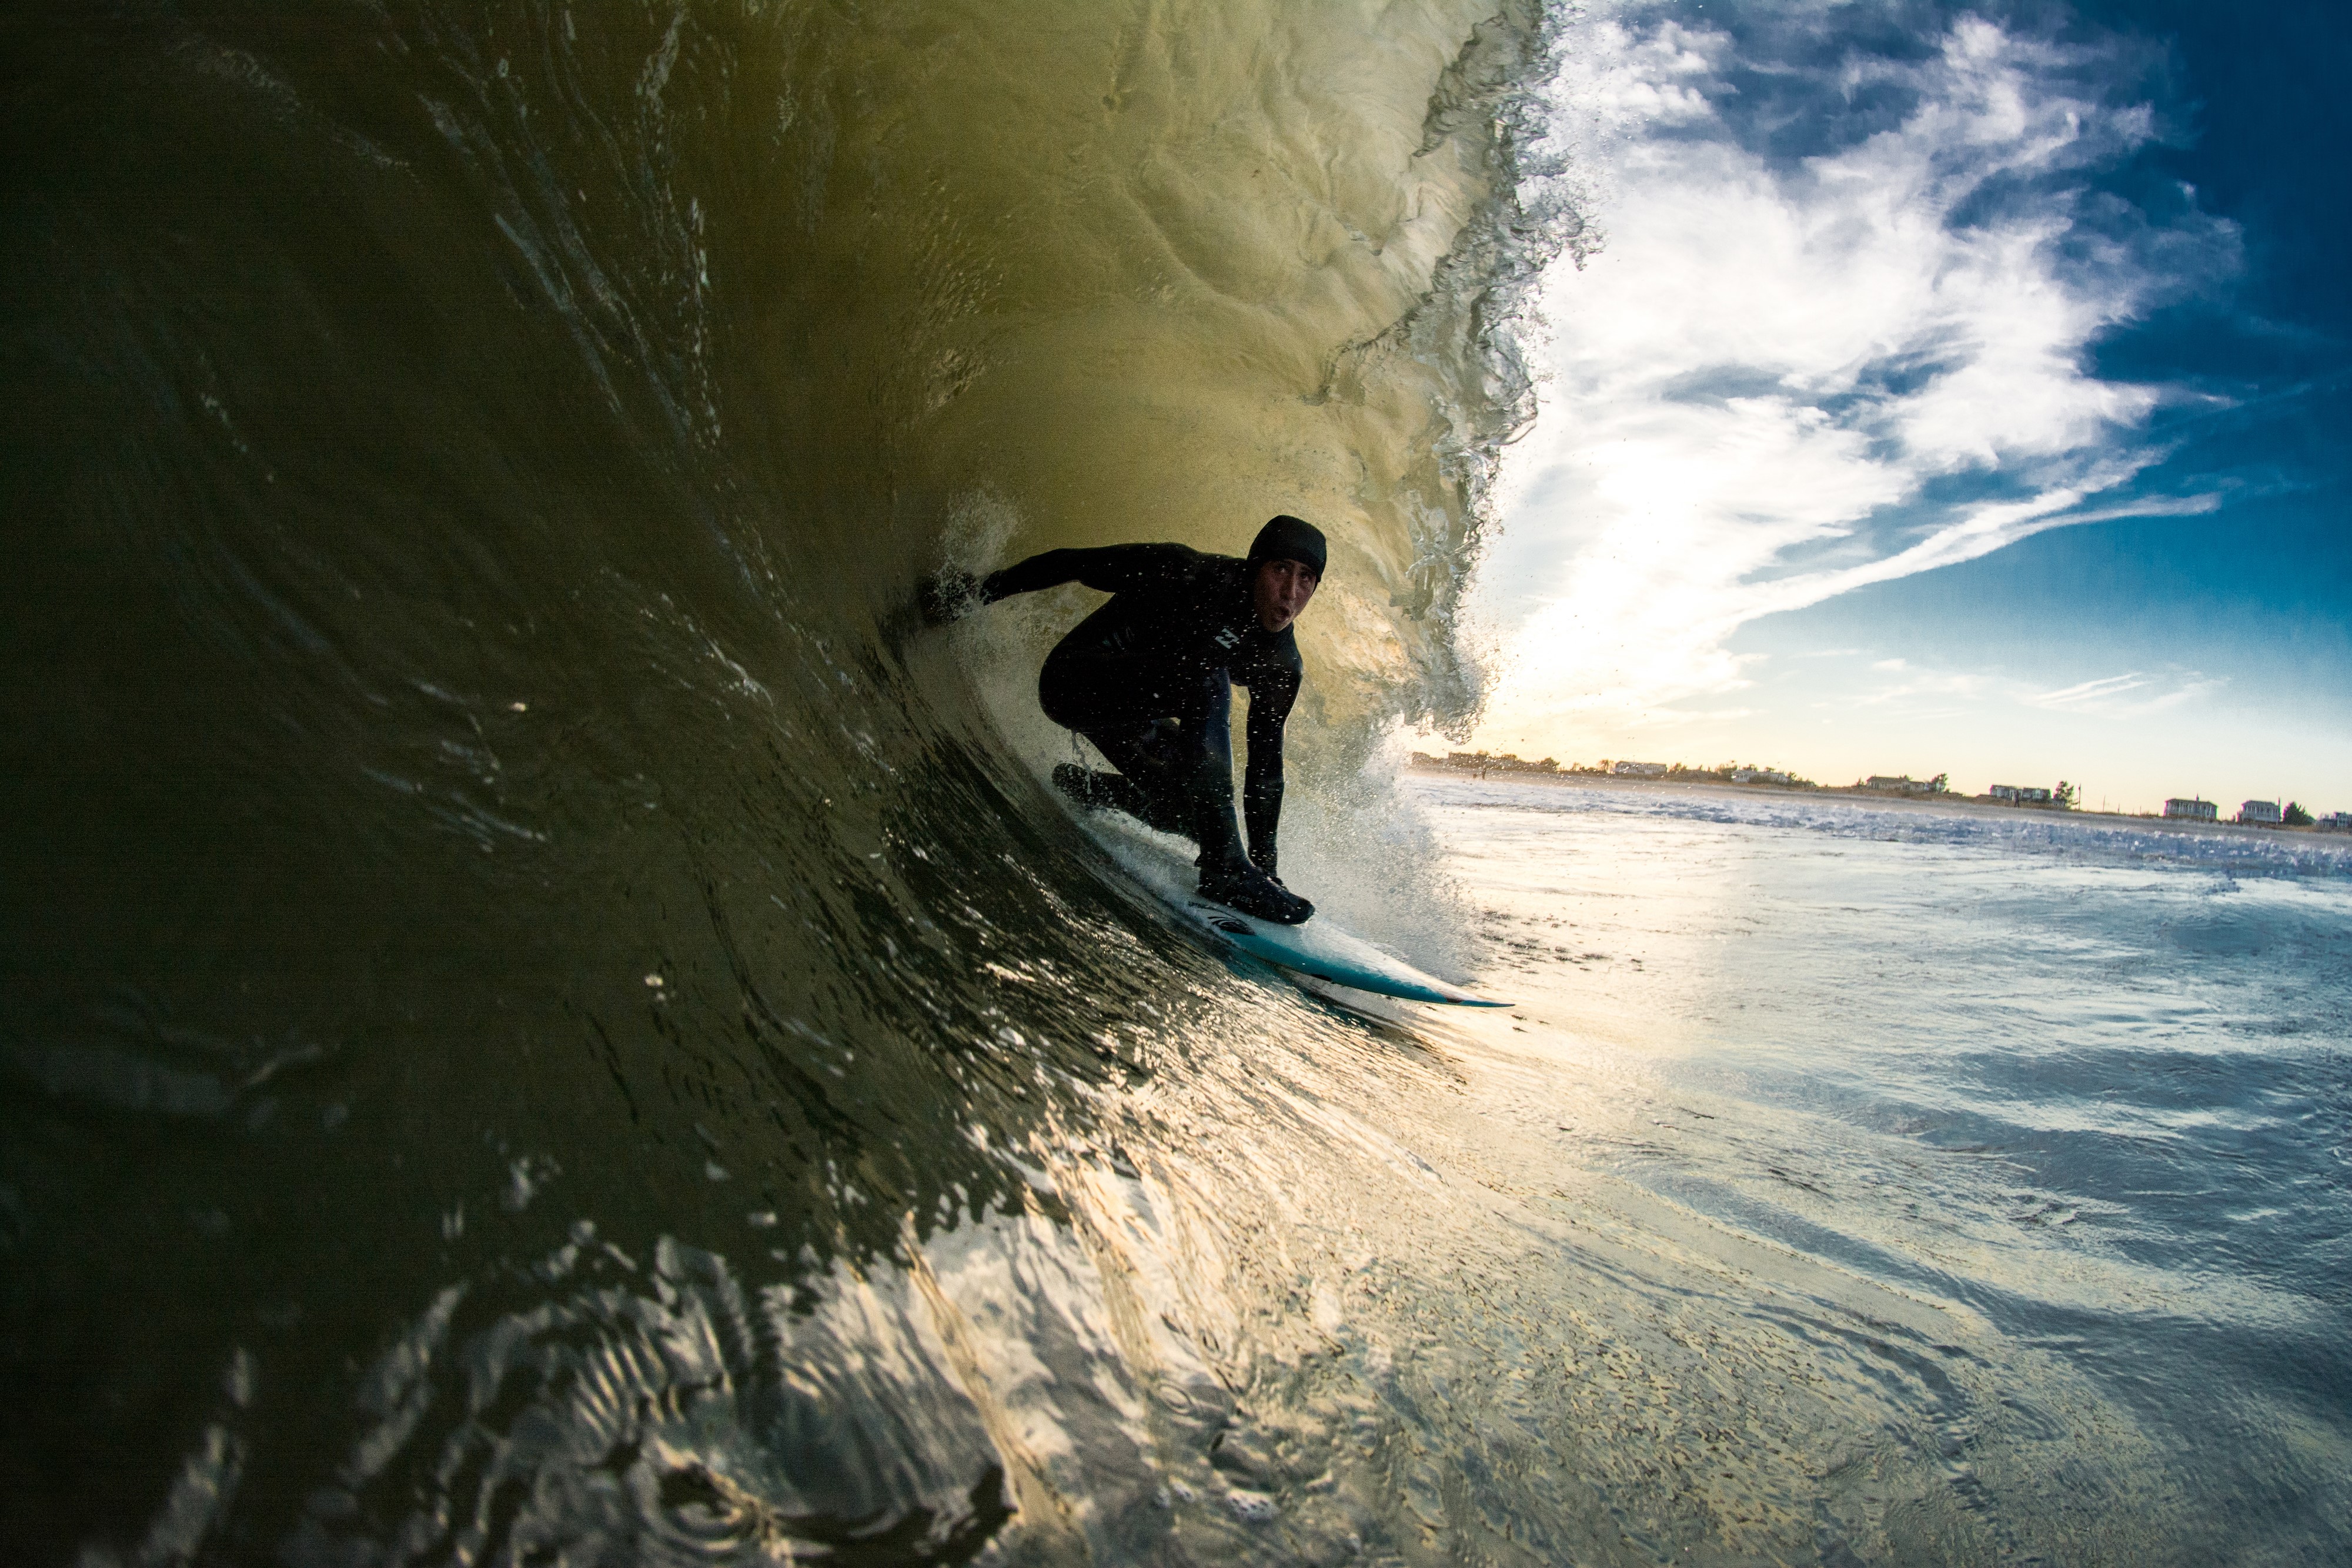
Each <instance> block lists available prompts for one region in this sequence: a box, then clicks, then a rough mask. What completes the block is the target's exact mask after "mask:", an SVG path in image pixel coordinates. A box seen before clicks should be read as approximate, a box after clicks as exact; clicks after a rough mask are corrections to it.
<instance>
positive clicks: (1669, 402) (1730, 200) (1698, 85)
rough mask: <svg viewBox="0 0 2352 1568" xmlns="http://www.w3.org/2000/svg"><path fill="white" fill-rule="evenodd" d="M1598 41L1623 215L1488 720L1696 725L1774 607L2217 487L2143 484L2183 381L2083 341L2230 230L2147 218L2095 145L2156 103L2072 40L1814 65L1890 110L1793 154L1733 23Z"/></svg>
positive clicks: (1574, 296) (1580, 106) (1555, 726)
mask: <svg viewBox="0 0 2352 1568" xmlns="http://www.w3.org/2000/svg"><path fill="white" fill-rule="evenodd" d="M1585 44H1586V47H1585V48H1584V49H1583V50H1582V52H1581V54H1580V60H1581V62H1582V64H1581V65H1580V69H1579V71H1578V73H1577V74H1576V75H1574V76H1572V77H1571V78H1570V80H1568V81H1567V82H1566V83H1565V84H1564V86H1563V116H1564V119H1563V124H1564V125H1567V126H1570V128H1571V129H1574V130H1575V131H1577V133H1578V134H1579V135H1580V137H1581V138H1582V140H1583V143H1584V145H1585V147H1586V148H1587V150H1588V154H1589V155H1591V152H1592V150H1594V149H1600V148H1603V147H1605V146H1607V145H1608V144H1609V138H1610V137H1611V136H1612V134H1613V135H1614V136H1615V137H1616V138H1617V141H1616V144H1615V150H1614V151H1613V152H1611V153H1610V155H1609V165H1610V167H1609V173H1610V177H1609V178H1608V179H1607V180H1606V181H1605V182H1604V183H1603V185H1602V188H1603V190H1604V192H1605V193H1606V198H1605V199H1606V203H1607V205H1606V208H1605V213H1604V215H1605V217H1606V220H1607V223H1608V227H1609V229H1610V241H1609V246H1608V248H1607V249H1606V250H1604V251H1603V252H1602V253H1601V255H1600V256H1597V257H1595V258H1594V259H1593V260H1592V261H1591V264H1590V266H1589V267H1587V268H1586V269H1585V270H1583V271H1581V272H1579V271H1573V270H1570V269H1567V268H1565V267H1563V268H1562V269H1561V270H1559V272H1558V273H1557V274H1556V276H1555V277H1553V278H1552V279H1551V280H1550V287H1549V292H1548V295H1547V308H1548V311H1549V318H1550V322H1551V330H1552V340H1551V342H1550V344H1549V349H1548V354H1547V359H1548V366H1547V369H1548V384H1547V387H1546V397H1545V408H1544V413H1543V415H1542V417H1541V419H1540V420H1539V421H1538V426H1537V428H1536V430H1535V432H1534V433H1533V434H1530V436H1529V437H1528V439H1527V440H1526V441H1525V442H1523V443H1522V444H1521V446H1520V448H1519V449H1518V450H1517V453H1516V454H1515V456H1514V462H1515V463H1516V464H1517V472H1516V474H1515V475H1514V483H1515V484H1516V485H1517V501H1516V502H1515V503H1514V504H1513V506H1512V507H1510V509H1509V511H1508V513H1507V526H1506V531H1505V535H1504V537H1503V538H1502V539H1501V541H1499V542H1498V544H1497V545H1496V549H1495V552H1494V556H1493V558H1492V559H1491V562H1490V567H1489V572H1490V577H1491V578H1493V579H1495V580H1496V586H1495V587H1494V588H1492V589H1491V590H1490V592H1489V600H1490V601H1491V602H1495V603H1496V605H1497V609H1496V614H1497V616H1498V617H1499V618H1502V619H1504V620H1506V621H1508V622H1517V624H1516V625H1506V626H1504V627H1503V628H1502V632H1503V635H1504V641H1505V645H1506V648H1507V653H1506V655H1505V658H1504V662H1503V667H1502V670H1501V672H1500V675H1501V678H1500V680H1499V681H1498V683H1497V685H1496V691H1495V695H1494V699H1493V703H1492V706H1491V707H1490V719H1489V724H1488V727H1489V728H1490V729H1493V730H1495V731H1496V733H1500V732H1502V731H1504V730H1510V731H1512V732H1514V733H1523V732H1526V731H1528V730H1530V729H1534V730H1541V731H1549V732H1553V733H1559V732H1561V731H1563V730H1565V731H1591V730H1595V729H1600V730H1605V731H1607V732H1609V733H1612V734H1617V735H1625V734H1630V733H1633V732H1637V731H1642V730H1648V729H1655V728H1658V727H1673V726H1679V725H1682V724H1685V723H1688V722H1691V721H1693V720H1694V719H1695V718H1696V717H1698V715H1697V714H1696V713H1695V712H1693V711H1692V709H1691V708H1690V707H1689V706H1682V705H1686V704H1688V703H1689V702H1690V700H1691V699H1695V698H1702V697H1706V696H1708V695H1715V694H1723V693H1728V692H1732V691H1737V690H1739V689H1741V688H1743V687H1745V686H1746V685H1748V684H1749V683H1750V682H1751V680H1752V678H1753V672H1752V666H1753V664H1754V660H1753V659H1752V658H1750V657H1742V656H1740V655H1738V654H1735V653H1732V652H1731V651H1730V650H1729V648H1728V645H1727V644H1728V642H1729V639H1730V638H1731V637H1732V635H1733V634H1734V633H1735V632H1737V631H1738V628H1739V627H1740V626H1741V625H1743V624H1744V623H1746V622H1748V621H1751V620H1754V619H1755V618H1757V617H1758V616H1760V615H1764V614H1769V613H1771V612H1776V611H1784V610H1793V609H1798V608H1801V607H1802V606H1805V605H1808V604H1812V603H1817V602H1819V601H1822V600H1824V599H1827V598H1830V597H1832V596H1833V595H1835V594H1839V593H1843V592H1846V591H1850V590H1853V589H1854V588H1858V587H1861V586H1864V585H1865V584H1868V583H1874V582H1881V581H1885V580H1890V579H1893V578H1897V577H1902V576H1906V575H1908V574H1911V573H1914V572H1918V571H1924V570H1929V569H1931V568H1934V567H1937V566H1943V565H1948V564H1952V563H1955V562H1958V561H1964V560H1968V559H1972V558H1975V557H1978V556H1981V555H1984V554H1986V553H1988V552H1990V551H1992V550H1996V549H2000V548H2001V547H2003V546H2004V545H2007V544H2010V543H2012V542H2014V541H2016V540H2018V539H2021V538H2026V537H2028V536H2029V535H2032V534H2034V533H2038V532H2040V531H2042V530H2043V529H2046V528H2057V527H2062V526H2065V525H2067V524H2071V523H2078V522H2086V521H2091V520H2094V519H2100V518H2111V517H2126V516H2137V515H2146V514H2150V513H2160V512H2179V511H2184V510H2202V509H2206V508H2209V507H2210V506H2212V505H2213V504H2214V503H2213V500H2212V498H2211V497H2132V496H2130V495H2129V493H2128V490H2127V488H2126V486H2128V485H2129V483H2130V482H2131V481H2132V480H2133V479H2134V477H2135V476H2137V474H2138V473H2139V471H2140V470H2141V469H2142V468H2144V467H2145V466H2147V464H2148V463H2149V462H2151V461H2152V460H2153V457H2154V455H2155V454H2154V453H2152V452H2151V451H2149V450H2147V449H2146V448H2145V447H2144V446H2142V445H2141V444H2139V441H2138V435H2139V433H2140V431H2141V430H2142V429H2143V428H2144V424H2145V422H2146V420H2147V417H2148V415H2149V413H2150V412H2151V411H2152V410H2153V409H2154V408H2155V406H2156V405H2157V403H2158V400H2159V398H2160V396H2162V395H2163V394H2162V393H2161V392H2160V391H2159V389H2156V388H2152V387H2147V386H2138V385H2132V384H2128V383H2122V382H2108V381H2103V380H2100V379H2099V378H2098V377H2097V376H2096V375H2095V374H2094V373H2093V372H2092V371H2091V369H2090V366H2089V352H2088V350H2089V348H2090V346H2091V344H2092V343H2093V342H2094V341H2095V340H2096V339H2097V338H2098V337H2099V336H2100V335H2101V334H2102V333H2103V332H2105V331H2106V330H2108V329H2111V328H2113V327H2114V326H2116V324H2118V323H2120V322H2124V321H2127V320H2130V319H2135V318H2136V317H2137V316H2138V315H2141V314H2143V313H2144V312H2145V311H2146V310H2147V308H2149V306H2150V304H2151V303H2152V302H2153V301H2154V300H2155V299H2157V298H2159V297H2160V296H2161V295H2162V294H2163V293H2164V291H2165V290H2166V289H2167V288H2168V287H2171V286H2172V281H2171V280H2172V277H2173V276H2174V275H2173V272H2172V271H2171V270H2170V269H2169V268H2168V266H2167V265H2165V264H2164V263H2162V262H2161V261H2160V260H2159V256H2168V257H2170V258H2171V262H2172V265H2174V266H2177V265H2178V264H2179V248H2180V246H2181V245H2182V244H2183V243H2191V247H2192V249H2197V248H2198V247H2201V249H2198V254H2200V255H2204V256H2208V257H2210V256H2211V255H2212V254H2213V253H2215V252H2216V251H2224V250H2226V249H2227V248H2228V247H2229V246H2230V245H2231V244H2232V243H2233V236H2232V235H2231V232H2230V231H2229V230H2228V229H2227V228H2226V226H2225V225H2220V224H2218V223H2206V222H2202V221H2201V220H2194V219H2192V220H2190V222H2189V227H2188V228H2186V229H2181V230H2176V231H2173V232H2172V233H2171V234H2170V235H2168V236H2156V237H2154V238H2152V237H2151V236H2150V231H2147V229H2145V228H2144V227H2141V228H2137V229H2136V228H2134V227H2133V226H2132V225H2130V224H2128V223H2118V222H2116V219H2115V216H2114V214H2112V213H2111V212H2109V211H2108V210H2107V209H2106V208H2105V207H2103V206H2101V205H2100V204H2099V203H2098V202H2097V201H2096V200H2095V198H2094V196H2093V195H2092V193H2091V191H2090V186H2089V184H2088V180H2089V178H2090V176H2091V174H2092V173H2093V172H2095V171H2096V170H2098V169H2100V168H2103V167H2105V166H2109V165H2111V164H2112V163H2113V162H2115V161H2116V159H2118V158H2120V157H2122V156H2124V155H2126V153H2128V152H2129V151H2130V150H2131V149H2133V148H2135V147H2137V146H2138V145H2140V144H2141V143H2143V142H2144V141H2146V140H2147V138H2148V136H2149V135H2150V134H2151V133H2152V122H2151V117H2150V115H2149V114H2148V112H2147V110H2146V109H2145V108H2144V107H2132V106H2125V107H2117V106H2116V105H2113V104H2111V103H2108V102H2105V101H2103V99H2102V98H2101V97H2100V95H2099V93H2098V92H2097V90H2096V89H2095V87H2090V86H2084V85H2083V82H2082V81H2081V79H2080V78H2082V76H2083V74H2084V73H2083V71H2082V69H2081V67H2082V65H2083V62H2082V60H2080V59H2079V58H2077V57H2069V56H2065V55H2062V54H2061V53H2059V52H2058V51H2056V50H2055V49H2053V47H2050V46H2047V45H2043V44H2040V43H2037V42H2034V41H2032V40H2028V39H2022V38H2020V37H2015V36H2013V35H2011V34H2009V33H2006V32H2004V31H2003V30H2001V29H2000V28H1999V27H1997V26H1994V25H1993V24H1991V23H1989V22H1985V21H1982V20H1979V19H1975V18H1969V19H1967V20H1964V21H1962V22H1960V23H1959V24H1958V25H1957V26H1955V27H1954V28H1953V29H1952V31H1951V32H1950V34H1949V35H1948V36H1947V37H1945V38H1944V39H1943V40H1942V41H1941V47H1940V49H1939V50H1938V51H1937V53H1936V55H1935V56H1934V57H1932V58H1930V59H1927V60H1926V61H1923V62H1915V63H1910V64H1895V63H1889V62H1884V61H1878V62H1863V63H1861V64H1850V65H1849V66H1848V67H1847V68H1846V69H1845V74H1844V78H1843V83H1841V82H1838V81H1831V80H1824V81H1823V82H1822V95H1821V101H1822V105H1823V106H1824V107H1823V108H1822V112H1823V113H1825V114H1826V113H1830V112H1832V110H1833V108H1834V106H1836V105H1837V104H1839V103H1841V102H1842V101H1843V99H1842V98H1841V97H1840V96H1839V91H1840V88H1841V86H1843V87H1846V88H1851V87H1852V86H1853V85H1854V83H1855V82H1856V81H1857V80H1858V79H1859V78H1861V77H1863V76H1867V77H1869V78H1871V79H1872V80H1873V81H1874V82H1877V83H1881V84H1892V85H1893V86H1894V87H1895V88H1897V89H1901V90H1902V91H1904V92H1906V93H1907V94H1908V95H1909V99H1908V103H1909V108H1908V110H1907V111H1906V112H1905V113H1904V114H1903V115H1902V117H1901V119H1900V120H1899V122H1896V123H1891V124H1889V125H1888V126H1887V127H1886V128H1885V129H1883V130H1881V131H1878V132H1876V133H1875V134H1873V135H1869V136H1867V137H1864V138H1862V139H1859V140H1855V141H1851V142H1850V144H1848V145H1845V146H1843V147H1840V148H1836V149H1834V150H1832V151H1829V152H1823V153H1822V154H1820V155H1817V156H1814V157H1811V158H1809V159H1805V160H1802V161H1796V160H1787V159H1784V160H1781V161H1780V162H1774V161H1772V160H1771V159H1769V158H1768V157H1767V156H1765V155H1764V154H1762V153H1760V152H1757V151H1754V150H1752V149H1751V148H1749V147H1748V146H1746V145H1743V144H1742V142H1741V140H1740V136H1739V134H1738V131H1739V127H1738V126H1737V125H1736V124H1734V123H1733V120H1734V118H1736V116H1737V115H1738V113H1739V112H1741V110H1742V106H1741V105H1740V104H1739V102H1738V99H1737V98H1736V96H1735V95H1733V94H1731V93H1730V92H1729V90H1728V89H1727V87H1726V86H1725V85H1724V82H1725V78H1726V76H1727V72H1728V69H1729V67H1730V65H1731V64H1732V63H1733V62H1732V55H1731V43H1730V41H1729V40H1728V39H1727V37H1725V36H1723V35H1721V34H1717V33H1710V32H1706V31H1703V30H1698V29H1694V28H1691V27H1687V26H1682V25H1679V24H1676V23H1672V22H1668V23H1664V24H1662V25H1659V26H1654V27H1651V28H1649V29H1647V30H1638V29H1634V28H1632V27H1628V26H1624V25H1623V24H1622V23H1617V22H1602V23H1597V24H1594V25H1593V26H1591V28H1590V29H1589V31H1588V35H1587V37H1586V39H1585ZM2184 235H2185V236H2186V242H2184V239H2183V236H2184ZM2159 238H2161V239H2165V240H2166V241H2167V242H2168V245H2169V247H2170V248H2167V247H2166V246H2164V245H2159V244H2158V243H2157V240H2158V239H2159ZM2207 265H2209V266H2210V260H2209V262H2208V263H2207ZM1509 591H1517V592H1518V593H1519V594H1521V595H1522V601H1521V602H1519V603H1517V604H1514V605H1508V606H1507V607H1506V606H1505V605H1504V604H1503V596H1504V594H1505V593H1507V592H1509Z"/></svg>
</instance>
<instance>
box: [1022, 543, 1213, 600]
mask: <svg viewBox="0 0 2352 1568" xmlns="http://www.w3.org/2000/svg"><path fill="white" fill-rule="evenodd" d="M1198 559H1200V553H1199V552H1198V551H1196V550H1194V549H1191V548H1190V547H1188V546H1185V545H1106V546H1104V547H1103V548H1102V549H1049V550H1047V551H1045V553H1044V554H1042V555H1033V556H1031V557H1030V558H1029V559H1027V560H1024V561H1018V562H1015V563H1014V564H1013V565H1012V566H1008V567H1006V568H1005V569H1004V570H1002V571H992V572H990V573H989V574H988V575H987V576H986V577H985V578H982V580H981V584H980V597H981V599H982V601H983V602H985V603H989V604H993V603H995V602H996V601H998V600H1000V599H1009V598H1011V597H1012V596H1013V594H1016V593H1034V592H1036V591H1038V590H1039V589H1043V588H1059V587H1060V586H1061V585H1062V584H1063V583H1066V582H1083V583H1085V584H1086V585H1087V587H1088V588H1091V589H1094V590H1095V591H1097V592H1100V593H1125V592H1127V591H1129V590H1131V589H1138V588H1150V587H1152V586H1154V585H1156V584H1160V583H1169V582H1175V581H1179V580H1181V579H1182V578H1183V577H1184V576H1185V575H1186V574H1188V573H1189V572H1190V571H1191V570H1192V563H1193V562H1195V561H1197V560H1198Z"/></svg>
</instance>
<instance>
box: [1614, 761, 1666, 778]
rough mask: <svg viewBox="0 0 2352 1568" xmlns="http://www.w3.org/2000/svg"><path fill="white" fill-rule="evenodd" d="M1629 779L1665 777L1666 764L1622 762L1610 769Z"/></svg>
mask: <svg viewBox="0 0 2352 1568" xmlns="http://www.w3.org/2000/svg"><path fill="white" fill-rule="evenodd" d="M1609 771H1610V772H1612V773H1616V774H1621V775H1622V776H1624V777H1625V778H1628V779H1663V778H1664V777H1665V776H1666V765H1665V764H1664V763H1663V762H1621V763H1619V764H1618V765H1617V766H1616V767H1614V768H1611V769H1610V770H1609Z"/></svg>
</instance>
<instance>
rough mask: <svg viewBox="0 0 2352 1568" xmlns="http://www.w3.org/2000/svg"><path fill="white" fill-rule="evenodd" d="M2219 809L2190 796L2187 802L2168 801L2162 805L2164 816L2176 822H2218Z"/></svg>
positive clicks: (2207, 801)
mask: <svg viewBox="0 0 2352 1568" xmlns="http://www.w3.org/2000/svg"><path fill="white" fill-rule="evenodd" d="M2220 812H2221V808H2220V807H2219V806H2216V805H2215V804H2214V803H2213V802H2212V801H2210V800H2200V799H2198V798H2197V797H2196V796H2193V795H2192V796H2190V797H2189V799H2188V800H2179V799H2174V800H2167V801H2166V802H2165V803H2164V814H2165V815H2166V816H2167V817H2169V818H2172V819H2173V820H2175V821H2182V822H2211V821H2219V820H2220Z"/></svg>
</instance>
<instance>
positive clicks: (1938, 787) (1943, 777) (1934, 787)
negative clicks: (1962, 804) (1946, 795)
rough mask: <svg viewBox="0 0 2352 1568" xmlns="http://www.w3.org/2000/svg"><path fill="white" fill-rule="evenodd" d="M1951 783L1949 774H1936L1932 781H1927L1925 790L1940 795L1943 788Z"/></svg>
mask: <svg viewBox="0 0 2352 1568" xmlns="http://www.w3.org/2000/svg"><path fill="white" fill-rule="evenodd" d="M1951 781H1952V776H1951V775H1950V774H1948V773H1938V774H1937V775H1936V776H1935V777H1934V778H1933V779H1928V780H1927V788H1928V789H1929V790H1931V791H1932V792H1934V793H1935V794H1937V795H1940V794H1942V793H1943V792H1944V786H1946V785H1947V784H1949V783H1950V782H1951Z"/></svg>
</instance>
